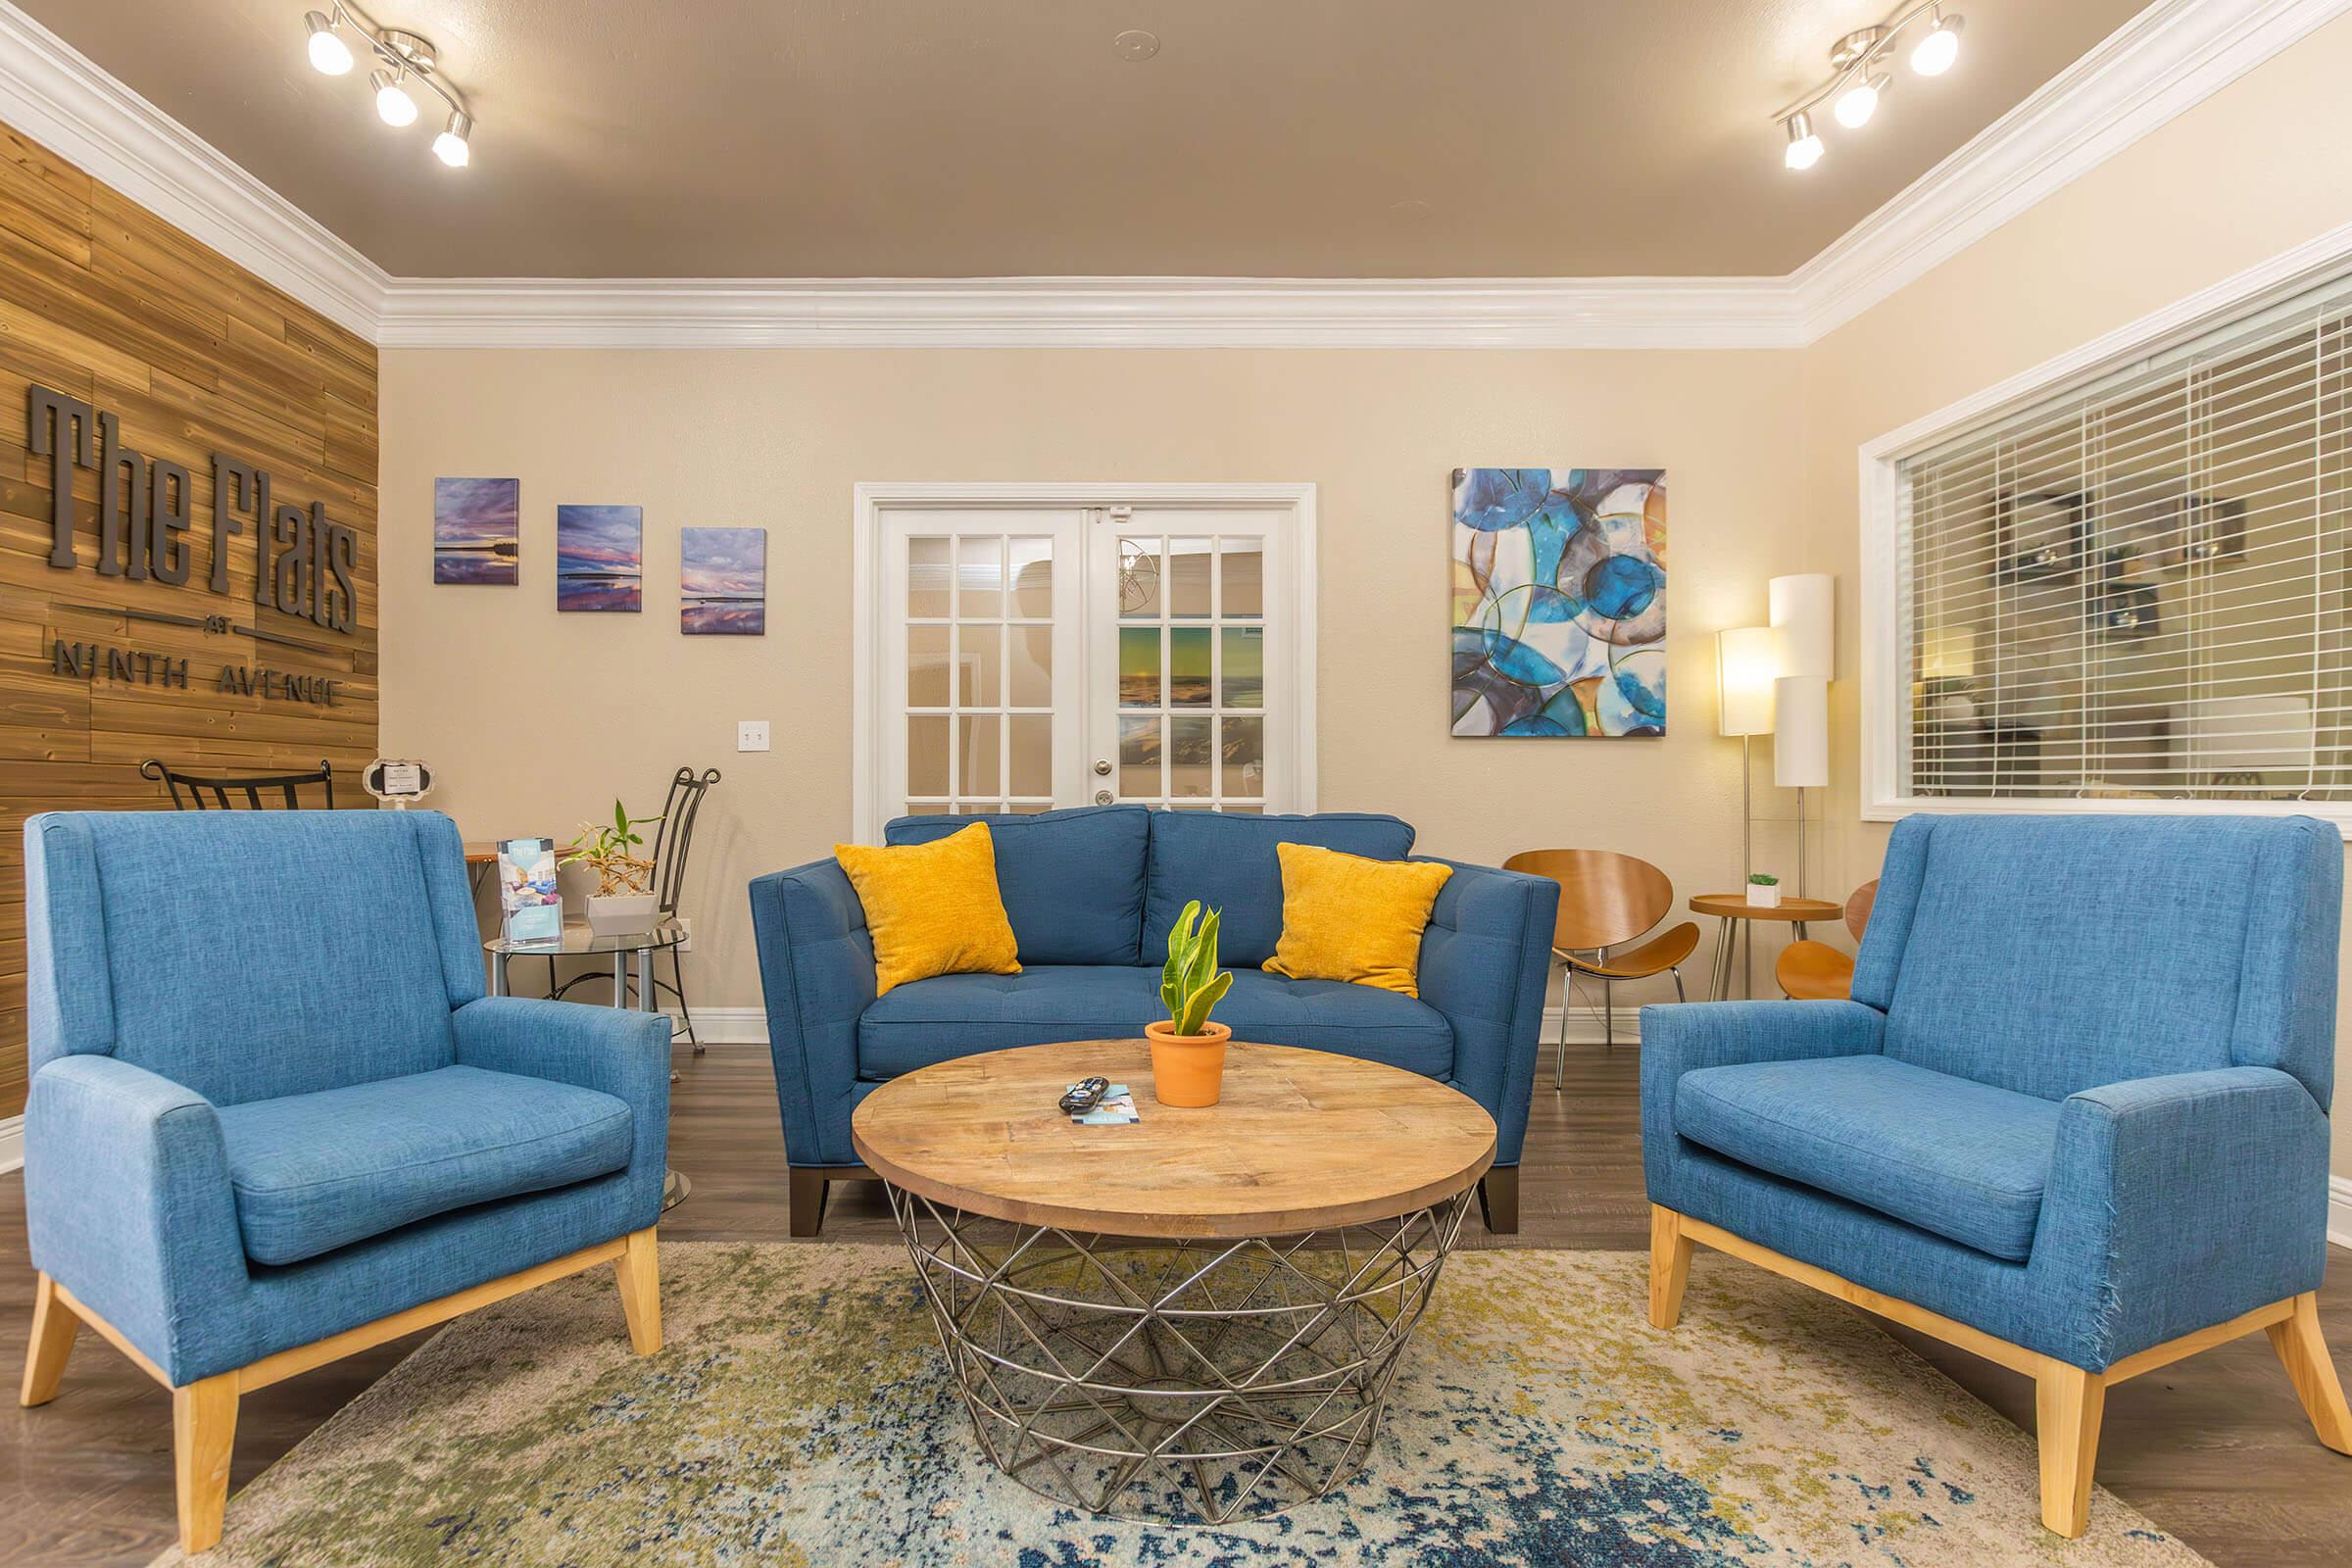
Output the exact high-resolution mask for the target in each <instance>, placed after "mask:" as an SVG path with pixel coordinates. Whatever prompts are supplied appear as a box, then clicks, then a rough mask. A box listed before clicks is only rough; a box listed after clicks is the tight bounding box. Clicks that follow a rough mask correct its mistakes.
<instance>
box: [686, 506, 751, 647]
mask: <svg viewBox="0 0 2352 1568" xmlns="http://www.w3.org/2000/svg"><path fill="white" fill-rule="evenodd" d="M678 539H679V545H678V550H679V557H678V591H679V600H680V603H679V609H678V630H680V631H682V632H684V633H685V634H686V635H687V636H689V637H758V636H760V635H761V634H763V633H764V632H765V631H766V630H767V530H766V529H765V528H681V529H679V530H678Z"/></svg>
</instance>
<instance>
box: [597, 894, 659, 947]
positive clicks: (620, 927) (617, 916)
mask: <svg viewBox="0 0 2352 1568" xmlns="http://www.w3.org/2000/svg"><path fill="white" fill-rule="evenodd" d="M653 928H654V896H653V895H652V894H651V893H618V894H614V895H613V896H612V897H610V898H600V897H599V896H598V895H596V894H593V893H591V894H589V895H588V929H589V930H591V931H594V932H595V933H596V934H597V935H598V936H600V937H621V936H635V935H636V934H637V933H639V932H641V931H651V930H652V929H653Z"/></svg>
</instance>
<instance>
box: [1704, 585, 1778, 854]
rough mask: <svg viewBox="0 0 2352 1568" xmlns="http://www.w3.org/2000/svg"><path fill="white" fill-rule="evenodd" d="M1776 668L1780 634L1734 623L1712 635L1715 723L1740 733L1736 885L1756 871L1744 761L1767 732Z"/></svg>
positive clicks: (1753, 815)
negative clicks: (1738, 865)
mask: <svg viewBox="0 0 2352 1568" xmlns="http://www.w3.org/2000/svg"><path fill="white" fill-rule="evenodd" d="M1780 672H1781V634H1780V633H1779V632H1777V631H1775V630H1774V629H1773V628H1772V627H1770V626H1735V627H1732V628H1731V629H1729V630H1726V631H1719V632H1717V633H1716V634H1715V697H1716V728H1717V731H1718V732H1719V733H1721V734H1725V735H1737V736H1739V737H1740V891H1741V893H1742V894H1743V895H1744V893H1745V891H1746V888H1747V879H1748V878H1749V877H1750V876H1753V875H1754V874H1755V870H1756V854H1755V820H1756V813H1755V806H1754V798H1753V786H1752V783H1751V781H1750V777H1749V768H1748V761H1749V759H1750V753H1751V751H1752V750H1753V747H1754V742H1755V737H1756V736H1758V735H1769V734H1771V733H1772V697H1773V692H1772V686H1773V681H1774V679H1775V678H1776V677H1778V676H1779V674H1780Z"/></svg>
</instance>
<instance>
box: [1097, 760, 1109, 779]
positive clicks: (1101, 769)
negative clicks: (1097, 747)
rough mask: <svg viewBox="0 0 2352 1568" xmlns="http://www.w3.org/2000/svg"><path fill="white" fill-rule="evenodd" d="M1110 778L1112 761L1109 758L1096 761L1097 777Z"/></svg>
mask: <svg viewBox="0 0 2352 1568" xmlns="http://www.w3.org/2000/svg"><path fill="white" fill-rule="evenodd" d="M1109 776H1110V760H1109V759H1108V758H1097V759H1096V760H1095V777H1097V778H1108V777H1109Z"/></svg>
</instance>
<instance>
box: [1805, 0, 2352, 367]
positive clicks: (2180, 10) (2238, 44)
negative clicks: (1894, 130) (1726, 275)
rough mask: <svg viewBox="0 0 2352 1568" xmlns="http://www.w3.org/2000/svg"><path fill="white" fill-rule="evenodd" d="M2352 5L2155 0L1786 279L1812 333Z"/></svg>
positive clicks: (1836, 323) (1819, 333) (1953, 252)
mask: <svg viewBox="0 0 2352 1568" xmlns="http://www.w3.org/2000/svg"><path fill="white" fill-rule="evenodd" d="M2347 11H2352V0H2157V3H2156V4H2154V5H2151V6H2149V7H2148V8H2147V9H2146V10H2145V11H2142V12H2141V13H2139V15H2137V16H2135V17H2133V18H2132V19H2131V21H2130V22H2127V23H2126V24H2124V25H2123V26H2121V27H2119V28H2117V29H2116V30H2115V31H2114V32H2113V33H2111V34H2109V35H2108V36H2107V37H2106V38H2104V39H2102V40H2100V42H2099V43H2098V44H2097V45H2096V46H2094V47H2093V48H2092V49H2091V50H2090V51H2089V52H2088V53H2087V54H2085V55H2083V56H2082V59H2080V60H2078V61H2076V62H2075V63H2074V64H2073V65H2071V66H2069V67H2067V68H2066V70H2064V71H2062V72H2060V73H2058V74H2057V75H2055V76H2053V77H2051V78H2050V79H2049V80H2048V81H2047V82H2045V83H2043V84H2042V85H2041V86H2040V87H2039V88H2037V89H2036V90H2035V91H2034V92H2033V93H2032V94H2030V95H2029V96H2028V97H2026V98H2025V100H2024V101H2022V102H2021V103H2019V104H2018V105H2017V106H2016V107H2015V108H2013V109H2011V110H2010V111H2009V112H2008V113H2007V114H2005V115H2003V116H2001V118H2000V119H1998V120H1996V121H1994V122H1993V123H1991V124H1989V125H1987V126H1985V129H1984V130H1982V131H1980V132H1978V134H1977V135H1976V136H1975V137H1973V138H1971V139H1970V140H1969V141H1967V142H1966V143H1964V144H1962V146H1961V147H1960V148H1959V149H1958V150H1957V151H1955V152H1954V153H1952V154H1951V156H1950V157H1948V158H1946V159H1944V160H1943V161H1942V162H1941V163H1939V164H1937V165H1936V167H1935V168H1933V169H1931V170H1929V171H1928V172H1926V173H1924V174H1922V175H1920V177H1919V178H1918V179H1916V180H1913V181H1912V182H1911V183H1910V184H1909V185H1908V186H1906V187H1905V188H1904V189H1903V190H1901V191H1900V192H1898V193H1897V194H1896V195H1895V196H1894V197H1893V198H1892V199H1890V200H1889V201H1887V203H1886V205H1884V206H1882V207H1880V208H1879V209H1878V210H1877V211H1875V212H1873V213H1872V214H1871V215H1870V216H1869V217H1867V218H1865V219H1863V220H1862V221H1860V222H1859V223H1856V224H1855V225H1854V226H1853V227H1852V228H1850V229H1848V230H1847V231H1846V232H1845V233H1844V234H1842V235H1840V236H1839V237H1838V239H1836V240H1834V241H1832V242H1831V243H1830V245H1829V246H1828V247H1827V248H1826V249H1824V250H1823V251H1822V252H1821V253H1820V254H1818V255H1816V256H1815V257H1814V258H1813V259H1812V260H1811V261H1809V262H1807V263H1805V264H1804V265H1803V266H1802V267H1799V268H1798V269H1797V270H1795V271H1793V272H1791V273H1789V276H1788V279H1787V281H1788V283H1789V286H1790V288H1791V289H1792V290H1793V292H1794V293H1795V295H1796V300H1795V311H1796V315H1797V318H1798V321H1799V330H1800V332H1801V334H1802V336H1803V340H1804V341H1805V342H1807V343H1811V342H1814V341H1817V340H1818V339H1820V338H1822V337H1824V336H1827V335H1828V334H1829V333H1831V332H1833V331H1836V330H1837V329H1838V327H1840V326H1842V325H1844V324H1845V323H1846V322H1847V321H1850V320H1852V319H1854V318H1855V317H1857V316H1860V315H1861V314H1862V313H1863V312H1864V311H1867V310H1869V309H1870V308H1871V307H1872V306H1874V305H1876V304H1878V303H1879V302H1880V301H1881V300H1884V299H1886V298H1887V296H1888V295H1890V294H1893V293H1894V292H1895V291H1896V290H1898V289H1900V288H1902V287H1904V286H1905V285H1906V284H1909V283H1912V282H1915V281H1916V280H1918V279H1919V278H1921V277H1923V276H1925V275H1926V274H1927V273H1929V272H1930V271H1932V270H1935V269H1936V268H1937V267H1939V266H1941V265H1942V264H1943V263H1945V262H1947V261H1949V260H1951V259H1952V258H1953V257H1954V256H1957V255H1959V254H1960V252H1962V251H1964V250H1966V249H1968V247H1969V246H1971V245H1974V244H1975V243H1976V242H1977V241H1978V240H1980V239H1983V238H1984V237H1985V235H1987V234H1989V233H1991V232H1992V231H1993V230H1994V229H1996V228H1999V227H2000V226H2001V225H2002V224H2003V223H2006V222H2008V221H2009V220H2011V219H2013V218H2015V217H2017V216H2018V215H2019V214H2021V213H2023V212H2025V211H2026V210H2027V209H2029V208H2031V207H2033V206H2034V205H2035V204H2036V203H2038V202H2040V201H2042V200H2043V199H2044V198H2046V197H2048V196H2050V195H2051V194H2053V193H2054V192H2056V191H2058V190H2060V189H2061V188H2063V187H2065V186H2066V185H2069V184H2071V183H2073V182H2074V181H2075V180H2077V179H2080V178H2081V177H2082V175H2084V174H2086V173H2088V172H2091V171H2092V170H2094V169H2096V168H2098V167H2099V165H2101V164H2103V163H2105V162H2106V161H2107V160H2108V159H2110V158H2113V157H2114V156H2115V155H2116V154H2117V153H2120V152H2122V151H2123V150H2124V149H2125V148H2127V147H2130V146H2131V144H2132V143H2133V142H2136V141H2138V140H2139V139H2140V138H2141V137H2143V136H2145V135H2147V134H2148V133H2149V132H2150V131H2153V130H2155V129H2157V128H2158V127H2159V126H2162V125H2164V124H2166V123H2169V122H2171V121H2172V120H2174V119H2176V118H2177V117H2179V116H2180V115H2181V114H2183V113H2185V112H2186V111H2188V110H2190V109H2193V108H2195V107H2196V106H2197V105H2198V104H2201V103H2203V102H2204V101H2205V100H2206V99H2207V98H2210V97H2212V96H2213V95H2214V94H2215V93H2217V92H2219V91H2221V90H2222V89H2223V88H2224V87H2227V86H2229V83H2231V82H2233V81H2235V80H2236V79H2237V78H2238V77H2240V76H2242V75H2244V74H2245V73H2247V72H2249V71H2252V70H2253V69H2254V68H2255V67H2257V66H2259V65H2261V64H2262V63H2263V62H2264V61H2266V60H2269V59H2270V58H2271V57H2272V56H2274V55H2277V54H2278V53H2279V52H2280V51H2282V50H2284V49H2286V48H2287V47H2288V46H2290V45H2292V44H2294V43H2296V42H2298V41H2299V40H2301V39H2302V38H2304V37H2306V36H2308V35H2309V34H2310V33H2312V32H2313V31H2315V30H2317V29H2318V28H2319V27H2321V26H2323V25H2326V24H2327V23H2329V22H2332V21H2333V20H2335V19H2336V18H2337V17H2340V16H2342V15H2344V14H2345V12H2347Z"/></svg>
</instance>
